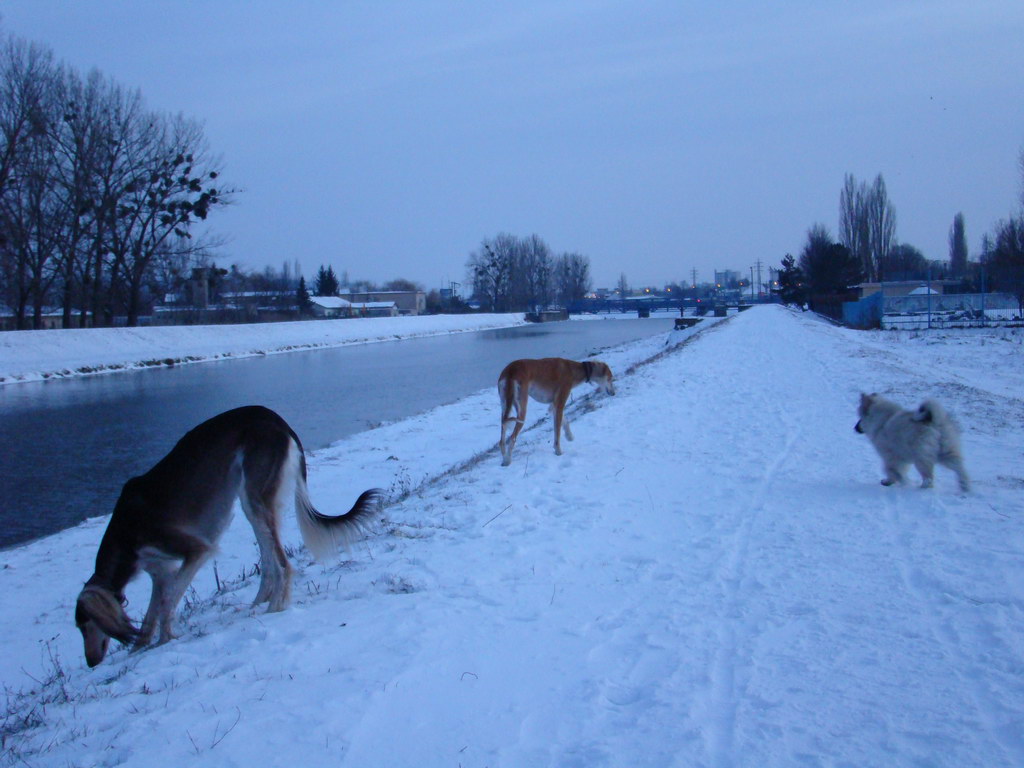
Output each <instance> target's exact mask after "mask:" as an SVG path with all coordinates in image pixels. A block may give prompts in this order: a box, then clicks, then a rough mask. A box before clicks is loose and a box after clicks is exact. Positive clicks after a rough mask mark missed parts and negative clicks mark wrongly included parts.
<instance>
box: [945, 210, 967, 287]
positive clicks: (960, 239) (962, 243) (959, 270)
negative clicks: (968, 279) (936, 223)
mask: <svg viewBox="0 0 1024 768" xmlns="http://www.w3.org/2000/svg"><path fill="white" fill-rule="evenodd" d="M949 271H950V274H951V275H952V276H953V277H955V278H961V277H963V276H964V275H966V274H967V233H966V229H965V227H964V215H963V214H962V213H958V214H957V215H956V216H954V217H953V226H951V227H950V228H949Z"/></svg>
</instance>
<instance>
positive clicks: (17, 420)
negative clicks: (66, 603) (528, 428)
mask: <svg viewBox="0 0 1024 768" xmlns="http://www.w3.org/2000/svg"><path fill="white" fill-rule="evenodd" d="M671 327H672V320H671V319H664V318H658V319H650V320H628V321H627V320H622V321H614V320H606V321H592V322H576V321H570V322H561V323H543V324H539V325H526V326H519V327H516V328H508V329H500V330H492V331H479V332H475V333H459V334H450V335H444V336H433V337H428V338H420V339H408V340H403V341H388V342H381V343H376V344H360V345H354V346H348V347H338V348H334V349H326V350H315V351H308V352H292V353H287V354H280V355H268V356H266V357H254V358H247V359H242V360H226V361H219V362H209V363H200V364H195V365H186V366H180V367H176V368H156V369H147V370H143V371H132V372H126V373H114V374H106V375H101V376H90V377H82V378H78V379H64V380H54V381H44V382H33V383H23V384H9V385H6V386H3V387H0V459H2V465H0V466H2V471H0V547H7V546H11V545H14V544H18V543H21V542H25V541H28V540H31V539H34V538H38V537H40V536H45V535H48V534H51V533H55V532H57V531H59V530H62V529H64V528H67V527H70V526H72V525H75V524H77V523H79V522H80V521H82V520H84V519H85V518H87V517H94V516H96V515H101V514H106V513H108V512H110V511H111V510H112V509H113V505H114V502H115V501H116V500H117V496H118V494H119V493H120V491H121V486H122V485H123V484H124V482H125V480H127V479H128V478H129V477H132V476H134V475H138V474H141V473H142V472H145V471H146V470H147V469H149V467H151V466H152V465H153V464H154V463H156V461H157V460H159V459H160V458H161V457H162V456H163V455H164V454H166V453H167V451H169V450H170V449H171V447H172V446H173V445H174V443H175V442H176V441H177V440H178V439H179V438H180V437H181V436H182V435H183V434H184V433H185V432H186V431H188V430H189V429H191V428H192V427H194V426H195V425H196V424H198V423H200V422H201V421H203V420H205V419H208V418H209V417H211V416H213V415H215V414H217V413H220V412H221V411H225V410H227V409H229V408H235V407H237V406H240V405H250V404H256V403H258V404H261V405H266V406H267V407H269V408H272V409H273V410H275V411H277V412H278V413H280V414H281V415H282V416H284V418H285V419H286V420H287V421H288V422H289V423H290V424H291V425H292V427H293V428H294V429H295V431H296V432H297V433H298V435H299V437H301V438H302V442H303V444H304V445H305V447H306V450H307V451H309V450H316V449H318V448H323V447H324V446H326V445H329V444H331V443H333V442H335V441H337V440H340V439H341V438H344V437H347V436H348V435H351V434H355V433H356V432H361V431H363V430H366V429H369V428H372V427H373V426H375V425H377V424H380V423H382V422H387V421H395V420H398V419H402V418H407V417H409V416H413V415H415V414H417V413H421V412H422V411H425V410H427V409H429V408H433V407H434V406H437V405H442V404H445V403H450V402H453V401H455V400H458V399H459V398H462V397H465V396H467V395H470V394H472V393H474V392H477V391H479V390H481V389H483V388H484V387H488V386H494V385H495V383H496V382H497V378H498V373H499V372H500V371H501V369H502V368H503V367H504V366H505V364H506V363H508V362H509V361H510V360H515V359H516V358H520V357H568V358H575V359H582V358H585V357H587V356H589V355H592V354H595V353H598V352H600V351H601V350H602V349H606V348H608V347H612V346H617V345H619V344H622V343H625V342H628V341H633V340H635V339H640V338H644V337H647V336H651V335H654V334H656V333H662V332H665V331H668V330H669V329H670V328H671ZM495 397H497V395H495Z"/></svg>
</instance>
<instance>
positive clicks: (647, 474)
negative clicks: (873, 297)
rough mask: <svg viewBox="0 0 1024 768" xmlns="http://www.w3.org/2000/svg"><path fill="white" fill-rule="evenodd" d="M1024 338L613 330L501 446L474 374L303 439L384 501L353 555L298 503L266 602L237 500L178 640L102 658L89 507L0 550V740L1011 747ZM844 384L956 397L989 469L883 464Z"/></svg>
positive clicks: (310, 759) (674, 756)
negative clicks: (363, 428)
mask: <svg viewBox="0 0 1024 768" xmlns="http://www.w3.org/2000/svg"><path fill="white" fill-rule="evenodd" d="M1022 342H1024V335H1022V334H1021V332H1020V331H1019V330H1005V329H1004V330H989V331H977V332H973V331H972V332H969V333H962V332H947V333H942V334H934V333H889V332H886V333H879V332H872V333H863V332H854V331H848V330H844V329H840V328H836V327H833V326H831V325H829V324H826V323H824V322H820V321H817V320H815V319H814V318H813V317H812V316H811V315H809V314H804V315H801V314H799V313H794V312H791V311H788V310H786V309H783V308H781V307H778V306H767V307H758V308H754V309H752V310H750V311H748V312H744V313H742V314H739V315H736V316H733V317H730V318H728V319H727V320H725V321H723V322H718V323H714V322H706V323H705V324H702V325H701V326H698V328H697V329H694V331H692V332H671V333H668V334H665V335H663V336H660V337H657V338H654V339H648V340H646V341H642V342H638V343H636V344H633V345H630V346H628V347H625V348H622V349H618V350H613V351H612V352H610V353H608V354H607V355H605V357H604V359H605V360H606V361H607V362H609V364H610V365H611V366H612V368H613V370H615V372H616V375H617V388H618V394H617V396H616V397H614V398H612V397H604V396H596V395H589V394H588V393H585V392H584V391H578V393H577V395H576V397H575V400H574V402H573V404H572V413H573V414H574V416H573V430H574V432H575V435H576V440H575V441H574V442H572V443H564V442H563V449H564V450H565V455H563V456H561V457H556V456H555V455H554V454H553V452H552V450H551V447H550V441H551V432H550V429H551V428H550V423H549V421H548V420H547V419H546V418H542V415H543V414H544V410H545V409H544V408H543V407H541V406H539V404H537V403H534V404H532V406H531V410H530V416H529V418H528V422H529V425H536V428H531V429H528V430H527V431H525V432H524V433H523V435H522V437H521V439H520V442H519V445H518V446H517V449H516V454H515V456H514V459H513V463H512V466H511V467H508V468H502V467H501V466H500V458H499V456H498V454H497V451H496V449H495V448H494V443H495V441H496V439H497V435H498V426H497V397H496V395H495V393H494V392H493V391H491V390H487V391H483V392H481V393H479V394H477V395H474V396H472V397H469V398H467V399H465V400H462V401H460V402H458V403H455V404H452V405H448V406H444V407H440V408H437V409H436V410H433V411H430V412H428V413H425V414H422V415H420V416H418V417H415V418H412V419H409V420H406V421H402V422H398V423H394V424H389V425H387V426H384V427H381V428H379V429H375V430H371V431H369V432H365V433H362V434H360V435H356V436H354V437H352V438H350V439H346V440H344V441H342V442H340V443H337V444H336V445H334V446H332V447H331V448H328V449H326V450H324V451H320V452H317V453H316V454H314V455H312V456H311V457H310V487H311V494H312V497H313V499H314V501H316V502H317V503H318V505H319V506H320V507H321V509H322V510H323V511H325V512H333V513H337V512H340V511H341V510H343V509H347V508H348V506H349V505H350V504H351V503H352V501H353V499H354V498H355V496H356V494H357V493H358V492H359V491H361V490H363V489H364V488H367V487H370V486H374V485H379V486H382V487H385V488H389V489H390V490H391V492H392V495H393V496H394V497H395V498H396V501H395V502H394V503H392V504H390V505H389V506H388V507H387V508H386V510H385V513H384V519H383V520H382V521H381V523H380V525H379V526H378V532H377V533H376V534H374V535H372V536H370V537H369V538H368V539H367V540H366V541H365V542H363V543H361V544H359V545H358V546H356V547H355V548H354V550H353V553H352V556H351V559H344V560H343V561H342V562H340V563H327V564H325V565H320V564H312V563H310V561H309V558H308V556H307V555H306V553H305V551H304V550H302V549H301V547H300V546H299V544H298V542H299V536H298V532H297V530H296V526H295V523H294V522H293V521H292V520H291V519H289V520H288V521H287V522H286V525H285V537H286V540H287V542H288V544H289V546H290V547H292V548H294V556H293V560H294V561H295V562H296V565H297V567H298V573H297V578H296V584H295V590H294V596H295V599H294V602H293V605H292V607H291V608H290V609H289V610H287V611H285V612H283V613H278V614H272V615H268V614H265V613H263V612H262V611H253V610H251V609H250V608H249V602H250V601H251V599H252V598H253V596H254V594H255V590H256V581H257V580H256V579H254V578H253V577H252V575H251V574H252V566H253V563H254V562H255V560H256V549H255V545H254V543H253V537H252V533H251V531H250V530H249V529H248V526H247V525H246V523H245V521H244V518H243V516H241V515H236V519H235V522H234V523H233V525H232V527H231V528H230V529H229V531H228V532H227V534H226V535H225V537H224V540H223V542H222V552H221V553H220V555H219V556H218V558H217V561H216V571H214V568H212V567H207V568H206V569H205V570H204V571H203V572H201V573H200V576H199V577H198V578H197V580H196V583H195V591H194V592H193V593H192V594H190V595H189V598H188V600H187V601H186V603H187V604H186V605H185V607H184V614H183V618H182V621H181V630H182V632H183V636H182V637H181V638H180V639H178V640H175V641H173V642H171V643H170V644H167V645H165V646H161V647H157V648H153V649H151V650H147V651H145V652H142V653H137V654H129V653H127V652H126V651H124V650H117V651H115V652H113V653H112V654H110V655H109V656H108V658H107V659H106V660H105V661H104V662H103V664H101V665H100V666H99V667H97V668H96V669H94V670H89V669H87V668H86V667H85V666H84V662H83V660H82V658H81V649H80V647H79V644H80V643H79V639H78V636H77V631H76V630H75V629H74V627H73V624H72V611H73V606H74V600H75V597H76V594H77V592H78V590H79V589H80V587H81V584H82V582H83V581H84V580H85V578H86V577H88V575H89V574H90V573H91V567H92V559H93V557H94V555H95V549H96V545H97V543H98V541H99V538H100V536H101V535H102V532H103V527H104V525H105V523H106V520H105V519H102V518H100V519H95V520H91V521H88V522H86V523H84V524H83V525H82V526H79V527H78V528H76V529H72V530H69V531H65V532H64V533H61V534H58V535H56V536H53V537H50V538H47V539H44V540H41V541H37V542H34V543H32V544H30V545H27V546H25V547H22V548H19V549H16V550H11V551H8V552H4V553H2V556H0V558H2V568H0V594H3V595H4V601H3V602H4V609H3V615H4V635H3V641H2V649H3V653H2V654H0V680H2V681H3V683H4V685H5V687H6V690H7V692H8V693H7V714H6V716H5V719H4V722H3V729H4V743H3V747H4V750H5V752H4V755H5V757H6V758H7V760H6V761H5V762H6V763H9V764H12V765H13V764H18V765H33V766H35V765H40V766H42V765H46V766H50V765H53V766H58V765H59V766H66V765H67V766H91V765H122V764H123V765H143V766H149V765H155V764H185V763H187V764H189V765H196V766H251V765H302V766H377V765H379V766H453V767H454V766H460V765H461V766H467V767H468V766H492V767H494V766H547V765H553V766H581V767H582V766H586V767H587V768H592V767H593V766H780V767H781V766H793V765H807V766H858V767H860V766H909V765H914V766H975V765H977V766H990V767H992V766H1021V765H1024V547H1022V541H1024V540H1022V533H1024V496H1022V492H1024V465H1022V462H1021V458H1022V456H1021V454H1022V452H1024V400H1022V397H1021V393H1022V392H1024V363H1022V360H1024V357H1022V351H1024V343H1022ZM658 353H665V354H660V355H659V354H658ZM648 360H650V362H644V361H648ZM862 390H863V391H878V392H882V393H885V394H886V395H887V396H889V397H891V398H892V399H895V400H897V401H900V402H902V403H905V404H906V405H908V406H909V405H914V404H916V403H917V402H919V401H920V400H921V399H922V398H924V397H926V396H933V397H936V398H937V399H939V400H941V401H942V402H944V403H945V404H946V405H947V407H948V408H949V409H950V410H951V411H953V412H954V413H955V414H956V416H957V417H958V419H959V421H960V422H961V424H962V426H963V429H964V452H965V455H966V461H967V466H968V469H969V470H970V471H971V473H972V476H973V479H974V490H973V491H972V492H971V493H969V494H961V493H959V492H958V490H957V487H956V481H955V478H954V476H953V475H952V474H951V473H949V472H946V471H944V470H943V469H942V468H939V469H938V470H937V478H936V479H937V482H936V487H935V488H934V489H932V490H928V491H922V490H920V489H918V488H916V487H911V486H908V487H898V488H883V487H882V486H880V485H879V483H878V481H879V479H880V478H881V476H882V475H881V469H880V466H879V462H878V459H877V457H876V455H875V453H874V451H873V450H872V448H871V446H870V445H869V443H868V441H867V440H866V438H864V437H863V436H861V435H857V434H856V433H855V432H854V431H853V424H854V422H855V420H856V415H855V413H854V409H855V407H856V403H857V394H858V392H860V391H862ZM185 426H191V425H183V431H184V427H185ZM215 573H216V577H217V578H219V581H220V585H221V586H220V589H219V590H218V589H217V586H216V584H217V582H216V580H215ZM147 587H148V585H147V584H146V583H145V582H144V581H142V580H140V581H139V582H137V583H136V584H135V585H133V587H132V589H131V590H130V591H129V600H130V605H129V611H130V613H132V614H133V615H134V616H139V615H140V614H141V612H142V611H143V610H144V608H145V604H146V598H147V594H146V593H147ZM33 678H34V679H35V680H36V681H40V683H41V684H39V683H36V682H33ZM18 691H21V693H17V692H18Z"/></svg>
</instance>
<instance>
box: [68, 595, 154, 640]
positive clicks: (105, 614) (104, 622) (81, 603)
mask: <svg viewBox="0 0 1024 768" xmlns="http://www.w3.org/2000/svg"><path fill="white" fill-rule="evenodd" d="M81 619H89V620H91V621H93V622H95V623H96V626H97V627H99V628H100V629H101V630H102V631H103V633H104V634H106V635H108V636H109V637H112V638H114V639H115V640H119V641H121V642H122V643H124V644H125V645H128V644H130V643H132V642H134V641H135V639H136V638H137V637H138V635H139V630H138V629H136V628H135V626H134V625H133V624H132V622H131V620H130V619H129V618H128V614H126V613H125V612H124V608H123V607H122V606H121V601H120V600H118V599H117V597H116V596H115V595H114V594H113V593H112V592H110V591H109V590H106V589H102V588H100V587H94V586H89V587H86V588H85V589H83V590H82V593H81V594H80V595H79V596H78V605H77V606H76V608H75V621H76V623H78V624H79V626H81V625H82V621H81Z"/></svg>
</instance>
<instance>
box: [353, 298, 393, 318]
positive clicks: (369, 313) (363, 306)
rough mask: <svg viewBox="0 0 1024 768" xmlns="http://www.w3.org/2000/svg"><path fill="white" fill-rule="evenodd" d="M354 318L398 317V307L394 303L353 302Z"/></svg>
mask: <svg viewBox="0 0 1024 768" xmlns="http://www.w3.org/2000/svg"><path fill="white" fill-rule="evenodd" d="M350 309H351V312H352V317H398V315H399V310H398V306H397V305H396V304H395V302H393V301H363V302H352V306H351V308H350Z"/></svg>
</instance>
